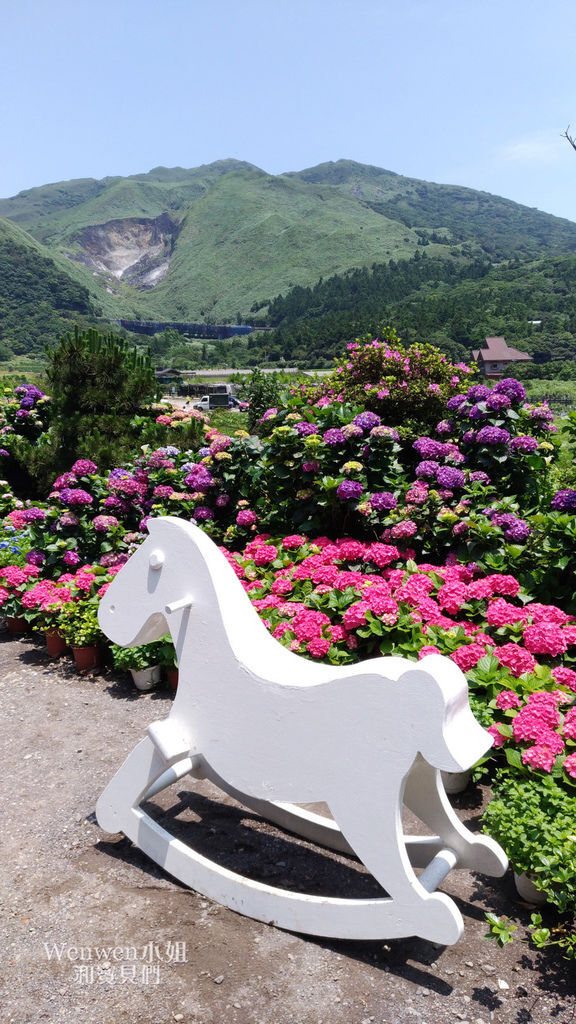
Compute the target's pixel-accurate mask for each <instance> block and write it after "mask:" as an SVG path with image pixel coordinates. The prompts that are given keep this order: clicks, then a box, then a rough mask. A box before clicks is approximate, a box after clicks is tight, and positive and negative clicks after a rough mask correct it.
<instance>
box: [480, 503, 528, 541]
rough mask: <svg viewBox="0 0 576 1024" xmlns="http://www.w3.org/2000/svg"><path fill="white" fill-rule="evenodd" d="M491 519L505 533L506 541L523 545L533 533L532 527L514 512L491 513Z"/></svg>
mask: <svg viewBox="0 0 576 1024" xmlns="http://www.w3.org/2000/svg"><path fill="white" fill-rule="evenodd" d="M490 519H491V520H492V523H493V524H494V526H499V527H500V529H501V530H503V531H504V537H505V538H506V540H511V541H514V542H515V543H521V542H522V541H525V540H526V539H527V538H528V537H529V536H530V534H531V533H532V529H531V527H530V526H529V525H528V523H527V522H526V520H525V519H519V518H518V516H515V515H513V513H512V512H495V511H493V510H492V511H491V512H490Z"/></svg>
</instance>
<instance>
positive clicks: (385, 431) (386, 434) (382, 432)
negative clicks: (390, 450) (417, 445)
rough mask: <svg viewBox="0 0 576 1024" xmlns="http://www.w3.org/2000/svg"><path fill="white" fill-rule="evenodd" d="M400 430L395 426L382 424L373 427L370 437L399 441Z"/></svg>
mask: <svg viewBox="0 0 576 1024" xmlns="http://www.w3.org/2000/svg"><path fill="white" fill-rule="evenodd" d="M399 436H400V435H399V434H398V431H397V430H395V428H394V427H384V426H382V425H380V426H378V427H372V430H371V431H370V437H374V438H379V437H380V438H383V440H385V441H398V439H399Z"/></svg>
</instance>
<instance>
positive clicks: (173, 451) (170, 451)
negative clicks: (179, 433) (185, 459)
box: [158, 444, 180, 456]
mask: <svg viewBox="0 0 576 1024" xmlns="http://www.w3.org/2000/svg"><path fill="white" fill-rule="evenodd" d="M158 451H159V452H161V454H162V455H170V456H174V455H180V449H179V448H177V447H176V445H174V444H167V445H166V447H165V448H159V449H158Z"/></svg>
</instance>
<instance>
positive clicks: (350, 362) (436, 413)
mask: <svg viewBox="0 0 576 1024" xmlns="http://www.w3.org/2000/svg"><path fill="white" fill-rule="evenodd" d="M475 372H476V371H475V369H474V368H473V367H468V366H466V365H464V364H462V363H460V364H458V366H454V365H452V363H450V362H448V361H447V359H446V357H445V356H444V355H443V354H442V353H441V352H439V350H438V349H437V348H434V347H433V346H432V345H424V344H416V345H412V346H410V347H409V348H404V347H403V346H402V345H401V344H400V339H399V338H398V336H397V334H396V332H395V331H394V330H393V328H390V327H388V328H385V329H384V330H383V331H382V333H381V335H380V337H379V339H378V340H373V339H372V338H371V336H370V335H368V336H366V337H364V338H360V339H357V340H356V341H355V342H354V343H352V344H349V345H348V352H347V355H346V356H345V357H344V359H343V361H342V362H340V364H339V365H338V366H337V367H336V369H335V371H334V372H333V373H332V374H331V375H330V377H328V378H327V379H326V381H325V383H324V384H322V385H321V387H320V388H318V394H319V395H320V396H324V395H327V396H334V395H338V396H341V400H342V401H345V402H354V403H357V404H358V405H362V406H364V407H365V408H366V409H370V410H371V411H372V412H375V413H377V414H378V415H379V416H382V417H383V419H384V422H385V423H387V424H388V425H393V424H394V425H398V427H400V433H401V434H402V433H404V434H405V435H409V434H414V433H417V432H421V431H422V430H426V429H428V428H433V427H435V425H436V424H437V423H438V421H439V420H440V419H441V418H442V416H443V414H444V410H445V405H446V402H447V401H448V399H449V398H452V397H453V396H454V395H456V394H458V393H459V392H462V391H464V390H465V389H466V388H467V387H468V386H469V385H470V384H472V383H473V382H474V376H475Z"/></svg>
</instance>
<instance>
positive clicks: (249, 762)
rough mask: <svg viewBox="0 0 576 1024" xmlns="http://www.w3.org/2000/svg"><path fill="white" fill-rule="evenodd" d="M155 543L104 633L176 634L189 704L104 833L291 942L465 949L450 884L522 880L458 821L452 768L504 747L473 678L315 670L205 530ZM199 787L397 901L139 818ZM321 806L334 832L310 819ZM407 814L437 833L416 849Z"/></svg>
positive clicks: (128, 577) (151, 751)
mask: <svg viewBox="0 0 576 1024" xmlns="http://www.w3.org/2000/svg"><path fill="white" fill-rule="evenodd" d="M148 529H149V531H150V537H149V538H148V539H147V540H146V541H145V542H144V543H143V544H142V545H141V547H140V548H139V549H138V551H136V552H135V554H134V555H132V557H131V558H130V560H129V561H128V562H127V563H126V565H125V566H124V567H123V568H122V570H121V571H120V572H119V573H118V575H117V576H116V578H115V579H114V581H113V583H112V584H111V586H110V588H109V590H108V592H107V594H106V595H105V597H104V598H103V599H102V602H101V605H100V611H99V619H100V625H101V627H102V629H103V631H104V632H105V633H106V634H107V635H108V636H109V637H110V639H112V640H113V641H114V642H115V643H117V644H121V645H124V646H131V645H133V644H140V643H147V642H150V641H152V640H156V639H158V638H159V637H160V636H162V635H163V634H164V633H165V632H166V623H168V626H169V629H170V633H171V635H172V638H173V640H174V644H175V647H176V651H177V655H178V663H179V683H178V690H177V693H176V697H175V700H174V703H173V705H172V708H171V711H170V713H169V715H168V717H167V718H166V719H165V720H163V721H160V722H155V723H153V724H152V725H150V726H149V728H148V730H147V736H146V738H145V739H143V740H142V741H141V742H140V743H139V744H138V746H137V747H136V748H135V749H134V751H133V752H132V753H131V754H130V756H129V757H128V759H127V760H126V762H125V763H124V764H123V765H122V767H121V768H120V770H119V771H118V773H117V774H116V775H115V777H114V778H113V779H112V781H111V782H110V784H109V785H108V786H107V788H106V789H105V791H104V793H103V794H102V796H101V797H100V799H99V801H98V805H97V811H96V813H97V818H98V822H99V824H100V825H101V827H102V828H103V829H105V830H106V831H108V832H123V833H124V834H125V835H126V836H127V837H128V838H129V839H131V840H132V842H134V843H135V844H136V846H138V847H139V848H140V849H141V850H143V851H144V852H145V853H147V854H148V855H149V856H150V857H151V858H152V859H153V860H154V861H156V863H158V864H159V865H161V866H162V867H163V868H164V869H165V870H166V871H167V872H169V873H170V874H171V875H173V876H174V877H175V878H177V879H179V880H180V881H181V882H183V883H184V884H185V885H188V886H190V887H191V888H193V889H195V890H196V891H197V892H199V893H202V894H203V895H205V896H208V897H210V898H211V899H213V900H216V901H217V902H219V903H221V904H223V905H225V906H226V907H229V908H230V909H232V910H235V911H237V912H239V913H241V914H245V915H247V916H249V917H252V918H255V919H256V920H259V921H265V922H269V923H272V924H275V925H277V926H278V927H280V928H285V929H289V930H291V931H296V932H302V933H307V934H312V935H321V936H327V937H331V938H344V939H387V938H399V937H402V936H408V935H418V936H421V937H422V938H425V939H429V940H432V941H435V942H439V943H443V944H449V943H453V942H456V941H457V940H458V938H459V937H460V935H461V934H462V931H463V921H462V917H461V914H460V912H459V910H458V909H457V907H456V905H455V904H454V902H453V901H452V900H451V899H450V898H449V897H448V896H447V895H445V894H444V893H438V892H435V889H436V887H437V886H438V885H439V884H440V883H441V881H442V880H443V879H444V878H445V876H446V875H447V874H448V872H449V871H450V870H451V869H452V868H454V867H458V868H469V869H474V870H477V871H481V872H484V873H485V874H491V875H502V874H503V873H504V872H505V870H506V866H507V861H506V857H505V855H504V853H503V852H502V850H501V849H500V847H498V846H497V844H496V843H495V842H493V840H491V839H489V838H487V837H483V836H475V835H474V834H473V833H471V832H470V831H469V830H468V829H466V827H465V826H464V825H463V824H462V823H461V822H460V821H459V819H458V817H457V816H456V814H455V813H454V811H453V810H452V807H451V805H450V803H449V801H448V798H447V797H446V793H445V791H444V787H443V785H442V781H441V775H440V769H442V770H444V771H450V772H452V771H462V770H465V769H467V768H469V767H470V766H471V765H473V764H474V763H475V762H476V761H477V760H478V758H480V757H481V756H482V755H483V754H484V753H485V752H486V750H487V749H488V748H489V747H490V744H491V742H492V740H491V737H490V736H489V735H488V733H487V732H485V730H484V729H482V728H481V727H480V726H479V725H478V723H477V722H476V720H475V719H474V717H473V715H472V712H471V710H470V706H469V703H468V689H467V684H466V679H465V677H464V676H463V674H462V673H461V671H460V669H458V668H457V666H456V665H455V664H454V663H453V662H452V661H450V660H449V659H447V658H444V657H441V656H440V655H430V656H428V657H426V658H423V659H422V660H421V661H420V662H419V663H418V664H416V663H412V662H410V661H407V660H404V659H402V658H398V657H380V658H375V659H372V660H370V661H366V662H363V663H361V664H357V665H352V666H346V667H336V666H333V665H323V664H316V663H313V662H310V661H308V660H306V659H304V658H301V657H299V656H298V655H296V654H294V653H292V652H291V651H288V650H287V649H286V648H284V647H283V646H282V645H281V644H279V643H278V642H277V641H276V640H275V639H274V638H273V637H272V636H270V634H269V633H268V631H267V629H266V627H265V626H264V624H263V623H262V622H261V620H260V618H259V616H258V614H257V612H256V611H255V609H254V608H253V607H252V605H251V603H250V601H249V599H248V597H247V595H246V594H245V592H244V590H243V588H242V585H241V584H240V582H239V581H238V579H237V578H236V576H235V574H234V572H233V570H232V568H231V567H230V565H229V564H228V562H227V561H226V558H225V557H224V556H223V554H222V552H221V551H219V550H218V548H217V547H216V545H215V544H214V543H213V541H211V540H210V538H209V537H208V536H207V535H206V534H205V533H203V532H202V530H200V529H199V528H198V527H196V526H194V525H193V524H191V523H188V522H185V521H184V520H180V519H176V518H172V517H165V518H161V519H157V520H150V521H149V522H148ZM186 774H192V775H193V776H195V777H197V778H207V779H209V780H211V781H212V782H214V783H216V785H218V786H219V787H220V788H221V789H222V790H224V791H225V792H227V793H228V794H230V795H231V796H233V797H234V798H236V799H237V800H238V801H240V802H241V803H242V804H244V805H245V806H247V807H249V808H251V809H252V810H255V811H257V812H258V813H260V814H261V815H262V816H263V817H265V818H267V819H268V820H270V821H273V822H274V823H276V824H278V825H281V826H282V827H284V828H286V829H288V830H290V831H292V832H294V833H296V834H298V835H301V836H304V837H305V838H306V839H308V840H311V841H313V842H317V843H320V844H323V845H325V846H327V847H329V848H333V849H336V850H340V851H343V852H348V853H350V852H352V853H354V854H355V855H356V856H357V857H359V859H360V860H361V861H362V862H363V863H364V865H365V866H366V867H367V868H368V870H369V871H370V872H371V873H372V874H373V876H374V877H375V878H376V879H377V881H378V882H379V883H380V884H381V886H382V887H383V888H384V889H385V891H386V892H387V893H388V894H389V896H388V897H384V898H381V899H339V898H337V897H334V898H325V897H319V896H311V895H305V894H302V893H294V892H290V891H288V890H283V889H278V888H274V887H272V886H268V885H265V884H263V883H260V882H257V881H254V880H252V879H247V878H244V877H243V876H242V875H239V874H236V873H234V872H232V871H229V870H228V869H226V868H224V867H221V866H220V865H218V864H217V863H215V862H214V861H211V860H210V859H208V858H206V857H204V856H202V855H200V854H199V853H197V852H196V851H194V850H193V849H192V848H191V847H189V846H187V845H186V844H185V843H183V842H181V841H180V840H178V839H175V838H174V837H173V836H171V834H170V833H169V832H168V831H167V830H165V829H164V828H162V826H161V825H159V824H158V823H157V822H156V821H154V820H153V819H152V818H151V817H150V816H149V815H148V814H146V813H145V812H144V811H143V810H142V808H141V807H140V804H141V803H142V802H143V801H144V800H145V799H147V798H150V797H152V796H153V795H154V794H156V793H158V792H160V791H161V790H162V789H165V788H166V787H167V786H169V785H171V784H172V783H173V782H176V781H177V780H178V779H180V778H182V777H183V776H184V775H186ZM320 801H324V802H326V803H327V804H328V806H329V808H330V811H331V813H332V815H333V818H334V821H331V820H330V819H329V818H326V817H323V816H321V815H317V814H314V813H312V812H310V811H306V810H304V809H303V808H300V807H297V806H295V804H297V803H312V802H320ZM403 803H405V804H406V806H408V807H409V808H410V810H411V811H412V812H413V813H414V814H416V816H417V817H418V818H420V819H421V820H422V821H423V822H424V823H425V824H426V825H428V826H429V827H430V828H431V829H432V830H433V831H434V832H435V833H436V834H435V835H433V836H425V837H409V836H405V835H404V834H403V830H402V822H401V809H402V804H403ZM414 868H423V871H422V872H421V874H420V875H419V876H417V875H416V873H415V871H414Z"/></svg>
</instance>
